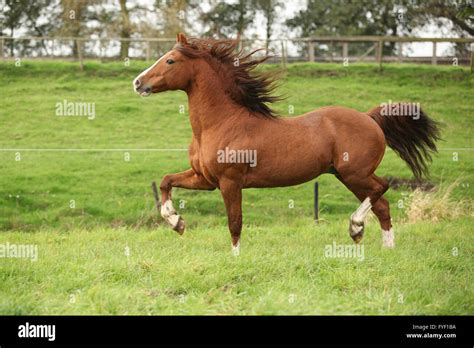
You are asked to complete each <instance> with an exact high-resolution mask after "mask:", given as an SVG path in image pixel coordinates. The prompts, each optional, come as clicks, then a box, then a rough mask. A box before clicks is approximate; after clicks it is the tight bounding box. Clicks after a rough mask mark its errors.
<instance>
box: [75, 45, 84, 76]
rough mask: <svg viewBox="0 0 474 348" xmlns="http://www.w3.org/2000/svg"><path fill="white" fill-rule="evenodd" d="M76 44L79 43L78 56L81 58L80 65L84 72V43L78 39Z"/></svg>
mask: <svg viewBox="0 0 474 348" xmlns="http://www.w3.org/2000/svg"><path fill="white" fill-rule="evenodd" d="M76 42H77V55H78V56H79V64H80V66H81V70H84V61H83V52H82V41H81V40H80V39H76Z"/></svg>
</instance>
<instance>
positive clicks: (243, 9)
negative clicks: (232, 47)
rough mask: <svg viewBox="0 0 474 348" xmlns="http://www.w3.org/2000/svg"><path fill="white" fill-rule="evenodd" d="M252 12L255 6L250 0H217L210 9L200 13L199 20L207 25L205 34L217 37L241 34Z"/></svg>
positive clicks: (249, 21) (251, 18)
mask: <svg viewBox="0 0 474 348" xmlns="http://www.w3.org/2000/svg"><path fill="white" fill-rule="evenodd" d="M254 14H255V7H254V4H253V2H252V1H246V0H238V1H237V2H235V3H226V2H217V3H216V4H214V6H213V7H212V8H211V10H210V11H208V12H205V13H203V14H202V15H201V21H202V22H203V23H204V24H205V25H207V26H208V30H207V31H206V33H205V35H210V36H217V37H230V36H235V35H237V36H242V35H243V33H244V31H245V30H246V29H247V28H248V26H249V25H250V23H252V21H253V15H254Z"/></svg>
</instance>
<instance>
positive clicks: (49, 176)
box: [0, 62, 474, 315]
mask: <svg viewBox="0 0 474 348" xmlns="http://www.w3.org/2000/svg"><path fill="white" fill-rule="evenodd" d="M149 65H150V63H144V62H132V63H131V65H130V66H127V67H125V66H123V64H120V63H107V64H101V63H99V62H89V63H87V64H86V65H85V70H84V71H80V70H79V69H78V66H77V65H76V64H74V63H59V62H54V63H52V62H22V65H21V66H20V67H16V66H15V65H14V62H4V63H0V96H1V107H0V149H1V151H0V245H1V244H6V243H10V244H33V245H36V246H37V247H38V252H39V256H38V260H37V261H35V262H32V261H31V260H28V259H18V258H0V314H471V315H472V314H474V291H473V288H472V284H473V282H474V277H473V270H472V264H473V254H474V247H473V245H474V234H473V229H472V224H473V222H474V218H473V216H472V212H471V211H470V209H469V207H472V204H473V201H474V183H473V182H472V179H473V174H474V152H473V150H472V148H474V146H473V142H472V121H473V115H474V98H473V92H472V91H473V78H472V75H471V74H469V72H468V71H467V70H465V69H463V68H460V67H431V66H414V65H401V66H398V65H387V66H386V67H385V68H384V70H383V71H382V72H381V73H378V72H377V70H376V68H375V67H374V66H371V65H363V64H361V65H359V64H353V65H350V66H349V67H342V66H340V65H331V64H324V65H319V64H294V65H290V66H289V67H288V72H287V75H286V77H285V78H284V79H283V80H282V84H281V87H280V92H282V93H284V94H285V95H286V96H287V99H286V100H284V101H282V102H279V103H278V104H277V105H276V109H277V110H278V111H279V112H280V113H281V114H282V115H283V116H288V111H289V110H290V109H291V108H294V112H295V114H300V113H304V112H307V111H310V110H312V109H315V108H318V107H321V106H327V105H343V106H348V107H353V108H355V109H358V110H369V109H370V108H372V107H374V106H377V105H379V104H380V103H382V102H388V101H389V100H392V101H413V102H420V103H421V105H422V107H423V109H424V110H425V111H426V112H427V113H428V114H429V115H430V116H431V117H433V118H435V119H436V120H438V121H441V122H443V123H444V127H443V138H444V140H443V141H442V142H440V143H439V147H440V148H441V150H440V153H439V154H438V155H437V156H435V158H434V161H433V164H432V165H431V173H432V176H431V178H430V180H431V181H432V182H433V183H434V184H436V185H437V186H439V185H441V186H442V187H443V186H444V187H446V186H449V185H451V188H452V189H453V190H452V192H451V193H450V195H449V199H446V200H444V199H443V201H442V202H438V203H439V204H435V203H436V202H433V206H432V207H429V206H428V207H427V210H429V209H432V210H433V211H432V212H431V219H429V220H428V219H426V218H425V217H424V216H421V217H420V218H419V219H415V220H413V219H409V217H408V214H407V209H413V208H414V207H413V205H412V204H410V202H411V201H412V200H411V198H410V197H411V196H410V194H411V193H412V191H410V190H409V189H408V188H402V189H398V190H389V192H388V193H387V195H386V196H387V198H388V199H389V201H390V203H391V207H392V217H393V221H394V226H395V231H396V237H397V240H396V242H397V246H396V248H395V249H393V250H385V249H383V248H382V247H381V236H380V228H379V225H378V222H377V221H376V219H375V218H370V219H369V221H368V224H367V227H366V234H365V237H364V240H363V246H364V259H363V260H360V259H357V258H328V257H325V248H326V246H327V245H331V244H332V243H336V244H338V245H344V244H351V243H352V241H351V239H350V237H349V235H348V232H347V226H348V218H349V216H350V214H351V213H352V212H353V211H354V210H355V209H356V208H357V206H358V201H357V200H356V198H355V197H353V196H352V194H351V193H350V192H349V191H348V190H347V189H346V188H345V187H343V186H342V184H340V183H339V182H338V181H337V180H336V179H335V178H334V177H332V176H330V175H324V176H322V177H320V178H318V181H319V183H320V195H321V198H320V199H321V202H320V205H321V218H322V221H321V223H320V224H319V225H316V224H315V223H314V221H313V218H312V200H313V195H312V185H313V183H311V182H310V183H306V184H304V185H299V186H295V187H288V188H275V189H261V190H246V191H245V192H244V203H243V211H244V229H243V233H242V250H241V255H240V256H239V257H233V256H232V255H231V253H230V236H229V232H228V229H227V225H226V223H227V221H226V215H225V213H224V206H223V203H222V199H221V197H220V193H219V192H218V191H214V192H197V191H187V190H181V189H175V190H174V201H175V207H176V208H178V210H179V212H180V214H181V215H182V216H183V217H184V219H185V220H186V223H187V231H186V232H185V234H184V235H183V237H179V236H178V235H177V234H176V233H175V232H173V231H171V230H170V229H169V228H168V226H167V225H165V224H164V222H163V221H162V220H161V218H160V217H159V216H158V214H157V212H156V208H155V207H154V202H153V197H152V195H151V189H150V183H151V181H153V180H155V181H158V182H159V181H160V180H161V178H162V177H163V176H164V175H165V174H167V173H173V172H177V171H181V170H184V169H187V168H188V167H189V165H188V160H187V152H186V151H143V149H186V148H187V146H188V144H189V142H190V138H191V128H190V125H189V121H188V118H187V111H188V110H187V101H186V96H185V94H184V93H183V92H168V93H164V94H160V95H156V96H153V97H151V98H139V97H138V96H137V95H135V93H133V91H132V88H131V87H132V86H131V81H132V79H133V78H134V77H135V76H136V75H137V74H138V73H139V72H140V71H142V70H143V69H144V68H146V67H147V66H149ZM264 68H265V69H268V68H269V67H264ZM64 100H66V101H68V102H80V101H81V102H89V103H94V104H95V118H94V119H90V120H89V119H88V118H87V117H65V116H56V104H57V103H63V102H64ZM183 106H184V111H185V112H184V113H180V110H182V108H183ZM290 106H291V107H290ZM34 149H36V150H38V149H49V150H50V151H32V150H34ZM51 149H62V150H65V149H75V150H77V149H83V150H86V149H87V150H88V151H51ZM104 149H108V150H111V149H115V151H103V150H104ZM469 149H471V150H469ZM377 174H378V175H380V176H396V177H400V178H404V179H409V178H411V173H410V171H409V169H408V168H407V167H406V165H405V164H404V163H403V161H402V160H401V159H399V158H398V157H397V156H396V155H395V154H394V153H393V152H392V151H391V150H390V151H387V153H386V155H385V158H384V161H383V162H382V164H381V166H380V167H379V169H378V171H377ZM180 203H181V204H180ZM291 203H293V204H291ZM415 208H416V207H415ZM436 209H437V210H436ZM458 210H460V213H458V214H450V212H452V211H456V212H457V211H458ZM437 214H438V215H437ZM433 216H435V217H436V216H439V218H433Z"/></svg>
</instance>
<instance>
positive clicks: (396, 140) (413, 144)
mask: <svg viewBox="0 0 474 348" xmlns="http://www.w3.org/2000/svg"><path fill="white" fill-rule="evenodd" d="M367 114H368V115H369V116H370V117H371V118H372V119H373V120H374V121H375V122H377V124H378V125H379V126H380V128H382V130H383V133H384V134H385V141H386V143H387V145H388V146H389V147H390V148H392V149H393V150H394V151H395V152H396V153H397V154H398V155H399V156H400V157H401V158H402V159H403V160H404V161H405V162H406V163H407V164H408V166H409V167H410V169H411V171H412V172H413V175H414V176H415V178H416V179H417V180H420V179H421V178H422V177H423V176H425V177H426V176H428V162H431V153H433V152H438V150H437V148H436V141H437V140H439V139H441V137H440V129H439V128H440V124H439V123H438V122H436V121H434V120H433V119H431V118H429V117H428V115H426V114H425V113H424V112H423V110H421V108H420V107H419V104H416V103H389V104H382V106H378V107H376V108H374V109H372V110H370V111H369V112H368V113H367Z"/></svg>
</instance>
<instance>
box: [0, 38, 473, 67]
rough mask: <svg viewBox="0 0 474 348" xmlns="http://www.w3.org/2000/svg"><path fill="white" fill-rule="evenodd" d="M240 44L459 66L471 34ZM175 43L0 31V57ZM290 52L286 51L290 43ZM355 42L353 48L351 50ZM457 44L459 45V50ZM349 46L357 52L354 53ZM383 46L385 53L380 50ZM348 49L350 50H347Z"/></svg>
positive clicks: (340, 57)
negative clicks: (421, 51)
mask: <svg viewBox="0 0 474 348" xmlns="http://www.w3.org/2000/svg"><path fill="white" fill-rule="evenodd" d="M241 41H242V45H243V47H244V48H249V49H250V48H259V47H266V48H267V49H270V50H271V51H272V52H274V53H276V56H277V58H275V59H273V60H271V61H272V62H280V63H282V64H283V65H285V64H286V63H287V62H289V61H310V62H314V61H331V62H340V61H347V62H354V61H373V62H376V63H377V64H378V65H379V67H382V63H383V62H416V63H430V64H433V65H436V64H438V63H441V64H449V63H452V62H453V60H454V59H456V63H457V64H459V65H470V66H471V71H472V70H473V69H474V67H473V64H474V62H473V60H474V55H473V53H474V49H473V46H474V38H422V37H396V36H341V37H329V36H315V37H310V38H296V39H278V40H268V41H266V40H260V39H243V40H241ZM125 43H126V45H127V46H128V51H129V55H128V57H121V56H120V51H121V50H120V47H121V45H124V44H125ZM174 43H175V39H173V38H86V37H47V36H25V37H19V38H12V37H8V36H0V59H11V58H16V57H25V58H42V59H45V58H48V59H57V58H61V59H75V60H78V61H80V63H81V66H82V63H83V60H84V59H90V58H93V59H101V60H108V59H115V60H116V59H125V58H133V59H145V60H151V59H153V58H156V57H158V56H159V55H161V54H163V53H164V52H166V51H167V50H169V49H170V48H171V47H172V46H173V45H174ZM414 43H431V44H432V50H431V55H430V56H425V57H416V56H410V55H409V54H406V53H404V51H405V48H406V47H407V45H409V44H414ZM440 43H451V44H455V45H456V48H457V49H458V50H457V51H458V53H459V54H456V55H450V56H441V55H440V54H439V51H438V44H440ZM289 47H290V51H292V52H293V53H288V52H289V49H288V48H289ZM354 47H355V48H356V49H354ZM459 48H461V49H459ZM354 50H355V51H356V52H355V54H354ZM384 50H385V51H386V52H387V51H388V52H389V54H387V53H386V52H385V53H384ZM351 51H352V53H351Z"/></svg>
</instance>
